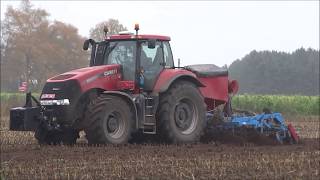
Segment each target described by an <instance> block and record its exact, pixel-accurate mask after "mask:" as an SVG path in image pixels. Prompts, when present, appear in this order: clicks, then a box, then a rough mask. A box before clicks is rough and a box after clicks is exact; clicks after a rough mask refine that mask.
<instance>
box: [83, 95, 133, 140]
mask: <svg viewBox="0 0 320 180" xmlns="http://www.w3.org/2000/svg"><path fill="white" fill-rule="evenodd" d="M85 116H86V121H88V122H90V123H89V126H88V127H86V128H85V129H84V131H85V133H86V137H87V140H88V143H89V144H124V143H127V142H128V140H129V139H130V137H131V132H132V128H133V123H134V116H133V113H132V112H131V109H130V106H129V104H128V103H127V102H125V101H124V100H123V99H122V98H120V97H117V96H111V95H104V94H102V95H100V96H99V97H98V98H97V99H96V100H94V101H93V103H91V104H90V105H89V107H88V111H87V112H86V115H85Z"/></svg>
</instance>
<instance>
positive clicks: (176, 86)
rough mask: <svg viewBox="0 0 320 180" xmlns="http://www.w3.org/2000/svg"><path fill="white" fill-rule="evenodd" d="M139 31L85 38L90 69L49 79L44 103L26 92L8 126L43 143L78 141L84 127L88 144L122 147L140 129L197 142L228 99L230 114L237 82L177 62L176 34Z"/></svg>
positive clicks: (223, 73) (212, 69) (220, 72)
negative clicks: (99, 39) (209, 118)
mask: <svg viewBox="0 0 320 180" xmlns="http://www.w3.org/2000/svg"><path fill="white" fill-rule="evenodd" d="M135 30H136V34H130V33H120V34H117V35H107V36H106V39H105V40H104V41H102V42H95V41H94V40H92V39H89V40H86V41H85V42H84V46H83V48H84V50H88V48H89V46H90V45H91V58H90V67H87V68H82V69H76V70H73V71H69V72H66V73H63V74H60V75H58V76H55V77H52V78H50V79H48V80H47V82H46V84H45V86H44V88H43V91H42V93H41V96H40V100H37V99H36V98H34V97H33V96H31V94H30V93H28V94H27V97H26V105H25V106H24V107H18V108H13V109H11V113H10V129H11V130H15V131H35V138H36V139H37V140H38V142H39V143H40V144H59V143H65V144H73V143H75V142H76V139H77V138H78V137H79V132H80V131H82V130H83V131H84V132H85V134H86V138H87V140H88V142H89V143H90V144H106V143H111V144H123V143H127V142H128V141H129V140H130V139H131V138H132V135H133V134H139V133H140V134H157V135H158V136H159V137H161V139H163V140H166V141H167V142H170V143H188V142H195V141H199V139H200V137H201V135H202V134H203V132H204V128H205V126H206V124H207V120H206V118H207V117H206V113H207V112H208V111H212V110H213V109H215V108H216V107H217V106H219V105H222V104H225V108H224V110H225V111H224V112H225V114H228V113H230V103H229V99H230V95H231V94H235V93H236V92H237V90H238V84H237V82H236V81H230V80H229V78H228V71H227V70H226V69H222V68H219V67H217V66H215V65H211V64H203V65H190V66H186V67H175V66H174V62H173V56H172V52H171V48H170V44H169V41H170V37H167V36H160V35H140V34H138V30H139V26H135ZM32 100H33V101H35V102H36V104H37V106H32Z"/></svg>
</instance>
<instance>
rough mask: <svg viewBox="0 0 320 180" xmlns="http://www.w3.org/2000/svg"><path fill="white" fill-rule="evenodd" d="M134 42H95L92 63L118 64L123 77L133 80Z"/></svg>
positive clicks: (96, 64) (97, 64)
mask: <svg viewBox="0 0 320 180" xmlns="http://www.w3.org/2000/svg"><path fill="white" fill-rule="evenodd" d="M136 44H137V43H136V41H109V42H100V43H99V44H97V45H98V46H97V50H96V55H95V62H94V65H95V66H99V65H109V64H120V65H121V66H122V71H123V78H124V79H125V80H134V78H135V62H136V61H135V60H136Z"/></svg>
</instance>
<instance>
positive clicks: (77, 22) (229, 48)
mask: <svg viewBox="0 0 320 180" xmlns="http://www.w3.org/2000/svg"><path fill="white" fill-rule="evenodd" d="M31 3H32V4H33V5H34V6H35V7H38V8H42V9H45V10H46V11H48V12H49V13H50V19H51V20H55V19H56V20H59V21H63V22H65V23H69V24H72V25H74V26H75V27H77V28H78V29H79V33H80V34H81V35H83V36H86V37H88V35H89V29H90V28H91V27H94V26H95V24H97V23H99V22H101V21H104V20H107V19H108V18H115V19H118V20H119V21H120V22H121V23H122V24H124V25H125V26H126V27H127V28H128V29H129V30H132V31H133V26H134V24H135V23H136V22H138V23H139V24H140V29H141V30H140V34H161V35H168V36H170V37H171V47H172V50H173V55H174V58H175V61H176V60H177V58H180V59H181V61H182V64H183V65H187V64H197V63H202V64H203V63H209V64H217V65H219V66H222V65H224V64H228V65H230V64H231V63H232V61H234V60H236V59H239V58H242V57H243V56H245V55H246V54H248V53H249V52H250V51H251V50H253V49H255V50H258V51H259V50H277V51H286V52H292V51H294V50H296V49H297V48H300V47H305V48H309V47H311V48H314V49H319V1H282V2H277V1H265V2H261V1H227V2H219V1H202V2H199V1H185V2H183V1H176V2H169V1H162V2H161V1H160V2H156V1H151V2H150V1H141V2H138V1H129V2H126V1H120V2H112V1H31ZM19 4H20V2H19V1H3V0H1V19H3V18H4V12H5V11H6V8H7V6H8V5H12V6H13V7H18V6H19Z"/></svg>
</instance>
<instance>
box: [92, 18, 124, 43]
mask: <svg viewBox="0 0 320 180" xmlns="http://www.w3.org/2000/svg"><path fill="white" fill-rule="evenodd" d="M105 26H107V27H108V30H109V33H110V34H117V33H119V32H120V31H127V28H126V27H125V26H123V25H122V24H120V23H119V21H118V20H116V19H108V20H107V21H103V22H100V23H98V24H97V25H96V26H95V27H94V28H91V29H90V38H92V39H94V40H97V41H102V40H104V39H105V37H104V36H105V35H104V32H103V28H104V27H105Z"/></svg>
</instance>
